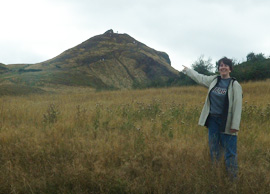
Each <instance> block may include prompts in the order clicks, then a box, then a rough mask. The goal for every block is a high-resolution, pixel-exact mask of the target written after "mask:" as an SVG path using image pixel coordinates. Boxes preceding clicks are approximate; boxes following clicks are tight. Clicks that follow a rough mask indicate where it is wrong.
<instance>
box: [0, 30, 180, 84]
mask: <svg viewBox="0 0 270 194" xmlns="http://www.w3.org/2000/svg"><path fill="white" fill-rule="evenodd" d="M2 67H3V71H5V73H2V75H1V79H0V82H1V81H3V80H4V79H8V80H9V81H11V82H13V83H19V84H25V85H30V86H44V85H72V86H90V87H93V88H97V89H123V88H134V87H140V86H145V85H147V84H150V83H151V82H158V83H162V82H166V81H167V80H168V79H171V78H176V77H177V76H178V71H176V70H175V69H174V68H173V67H171V62H170V59H169V56H168V54H167V53H165V52H160V51H156V50H154V49H152V48H150V47H148V46H146V45H145V44H143V43H141V42H139V41H137V40H136V39H134V38H132V37H131V36H129V35H128V34H118V33H114V32H113V30H108V31H106V32H105V33H104V34H101V35H97V36H94V37H92V38H90V39H88V40H86V41H84V42H82V43H81V44H79V45H77V46H75V47H73V48H70V49H68V50H66V51H64V52H63V53H61V54H60V55H58V56H56V57H54V58H52V59H49V60H47V61H44V62H42V63H37V64H24V65H22V64H21V65H8V66H5V65H4V66H2V65H1V66H0V71H1V69H2ZM6 67H8V68H6Z"/></svg>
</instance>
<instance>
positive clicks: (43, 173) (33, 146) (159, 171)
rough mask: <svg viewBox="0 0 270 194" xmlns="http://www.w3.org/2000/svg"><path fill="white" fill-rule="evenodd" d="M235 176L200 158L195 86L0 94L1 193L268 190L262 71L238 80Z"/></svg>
mask: <svg viewBox="0 0 270 194" xmlns="http://www.w3.org/2000/svg"><path fill="white" fill-rule="evenodd" d="M242 87H243V91H244V98H243V114H242V122H241V129H240V130H241V131H240V133H239V136H238V138H239V139H238V160H239V179H238V180H237V181H236V182H231V181H230V180H228V177H227V176H226V173H225V171H224V164H223V163H221V164H220V167H219V168H216V167H213V166H212V165H211V162H210V160H209V153H208V142H207V129H206V128H204V127H199V126H198V125H197V122H198V118H199V115H200V111H201V109H202V106H203V103H204V99H205V96H206V92H207V90H206V89H205V88H203V87H200V86H193V87H179V88H167V89H148V90H134V91H108V92H106V91H103V92H95V91H93V90H91V89H87V88H71V87H70V88H61V89H58V90H54V91H51V90H52V89H48V88H47V89H46V88H45V89H44V90H50V93H45V94H32V95H28V96H1V97H0V150H1V151H0V193H3V194H4V193H5V194H7V193H14V194H15V193H48V194H52V193H76V194H79V193H173V194H174V193H270V189H269V188H270V121H269V120H270V119H269V118H270V81H269V80H268V81H264V82H250V83H243V84H242Z"/></svg>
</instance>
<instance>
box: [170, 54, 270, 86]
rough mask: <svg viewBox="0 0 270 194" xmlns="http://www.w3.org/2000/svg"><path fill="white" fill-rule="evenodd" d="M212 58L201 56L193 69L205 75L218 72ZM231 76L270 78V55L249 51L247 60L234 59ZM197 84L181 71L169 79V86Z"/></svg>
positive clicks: (257, 78) (237, 77) (248, 78)
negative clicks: (175, 77) (177, 75)
mask: <svg viewBox="0 0 270 194" xmlns="http://www.w3.org/2000/svg"><path fill="white" fill-rule="evenodd" d="M211 61H212V60H211V58H208V59H204V56H203V55H202V56H200V57H199V58H198V59H197V60H196V61H195V62H194V63H193V64H192V69H194V70H195V71H197V72H198V73H201V74H204V75H214V74H218V69H217V62H216V63H215V65H214V64H212V62H211ZM231 77H235V78H236V79H237V80H238V81H239V82H244V81H255V80H265V79H268V78H270V57H268V58H267V57H265V55H264V54H262V53H259V54H255V53H254V52H251V53H249V54H248V55H247V56H246V61H243V62H241V63H240V62H237V61H236V60H233V71H232V72H231ZM194 84H196V83H195V82H194V81H193V80H192V79H190V78H189V77H188V76H186V75H184V74H183V73H182V72H179V77H178V78H177V79H173V80H172V79H171V80H170V79H169V80H168V81H167V86H169V85H171V86H179V85H180V86H181V85H194Z"/></svg>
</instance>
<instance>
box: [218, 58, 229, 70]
mask: <svg viewBox="0 0 270 194" xmlns="http://www.w3.org/2000/svg"><path fill="white" fill-rule="evenodd" d="M221 62H222V63H224V64H225V65H228V66H229V67H230V70H231V71H232V70H233V64H232V60H231V59H228V58H227V57H223V58H221V59H219V61H218V63H217V65H218V66H217V68H218V70H219V66H220V64H221Z"/></svg>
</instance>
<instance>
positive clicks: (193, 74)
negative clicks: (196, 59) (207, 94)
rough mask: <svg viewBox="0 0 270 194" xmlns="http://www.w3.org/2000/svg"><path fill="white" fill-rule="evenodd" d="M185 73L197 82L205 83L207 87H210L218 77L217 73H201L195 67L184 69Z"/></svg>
mask: <svg viewBox="0 0 270 194" xmlns="http://www.w3.org/2000/svg"><path fill="white" fill-rule="evenodd" d="M184 73H186V74H187V76H189V77H190V78H191V79H193V80H194V81H195V82H197V83H198V84H200V85H203V86H205V87H207V88H209V86H210V84H211V83H212V81H213V79H214V78H215V77H217V76H216V75H213V76H207V75H203V74H199V73H198V72H197V71H195V70H193V69H187V70H185V71H184Z"/></svg>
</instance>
